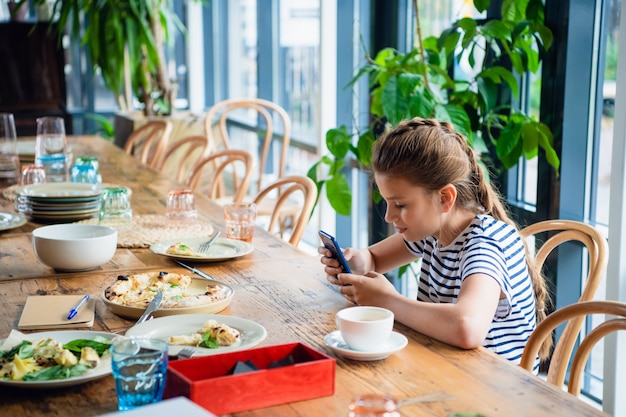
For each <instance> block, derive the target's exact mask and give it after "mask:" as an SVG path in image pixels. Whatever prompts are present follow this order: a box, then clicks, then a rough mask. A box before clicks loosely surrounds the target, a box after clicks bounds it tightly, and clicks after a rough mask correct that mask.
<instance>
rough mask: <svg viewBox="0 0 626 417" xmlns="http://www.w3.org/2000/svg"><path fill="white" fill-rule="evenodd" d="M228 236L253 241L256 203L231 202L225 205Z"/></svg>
mask: <svg viewBox="0 0 626 417" xmlns="http://www.w3.org/2000/svg"><path fill="white" fill-rule="evenodd" d="M224 221H225V223H226V237H227V238H229V239H237V240H243V241H245V242H252V237H253V235H254V223H255V221H256V205H255V204H254V203H231V204H226V205H225V206H224Z"/></svg>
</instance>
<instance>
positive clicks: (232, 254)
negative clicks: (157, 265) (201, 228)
mask: <svg viewBox="0 0 626 417" xmlns="http://www.w3.org/2000/svg"><path fill="white" fill-rule="evenodd" d="M207 240H208V238H206V237H189V238H178V239H169V240H163V241H160V242H157V243H154V244H153V245H152V246H150V250H151V251H152V252H154V253H156V254H158V255H163V256H168V257H170V258H174V259H180V260H187V261H192V262H194V261H195V262H217V261H226V260H229V259H234V258H239V257H241V256H245V255H247V254H249V253H252V251H253V250H254V246H252V244H251V243H248V242H244V241H241V240H234V239H227V238H222V237H220V238H217V239H216V240H215V242H213V244H212V245H211V247H210V248H209V251H208V252H207V253H200V252H199V247H200V245H201V244H202V243H204V242H206V241H207Z"/></svg>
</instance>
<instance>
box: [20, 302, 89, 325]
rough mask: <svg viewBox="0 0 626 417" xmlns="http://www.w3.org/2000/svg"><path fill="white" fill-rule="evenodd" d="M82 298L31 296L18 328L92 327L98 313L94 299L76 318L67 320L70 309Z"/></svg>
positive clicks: (25, 305) (85, 305) (87, 303)
mask: <svg viewBox="0 0 626 417" xmlns="http://www.w3.org/2000/svg"><path fill="white" fill-rule="evenodd" d="M82 298H83V295H31V296H29V297H28V298H27V299H26V304H24V309H23V310H22V316H21V317H20V321H19V323H18V325H17V327H18V329H20V330H35V329H72V328H75V327H92V326H93V322H94V318H95V312H96V300H94V299H93V298H91V299H89V300H88V301H87V302H86V303H85V304H84V305H83V306H82V308H81V309H80V310H79V311H78V314H77V315H76V317H74V318H73V319H71V320H68V319H67V315H68V314H69V312H70V308H72V307H73V306H75V305H76V304H78V302H79V301H80V300H81V299H82Z"/></svg>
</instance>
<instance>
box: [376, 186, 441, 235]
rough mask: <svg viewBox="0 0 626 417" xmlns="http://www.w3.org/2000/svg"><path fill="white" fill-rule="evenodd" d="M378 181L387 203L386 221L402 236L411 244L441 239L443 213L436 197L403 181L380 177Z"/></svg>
mask: <svg viewBox="0 0 626 417" xmlns="http://www.w3.org/2000/svg"><path fill="white" fill-rule="evenodd" d="M374 179H375V181H376V184H377V185H378V189H379V191H380V194H381V195H382V197H383V198H384V199H385V201H386V202H387V212H386V213H385V221H386V222H387V223H393V225H394V227H395V228H396V229H397V231H398V233H401V234H403V235H404V238H405V239H406V240H408V241H410V242H415V241H417V240H421V239H424V238H425V237H427V236H435V237H437V236H438V234H439V228H440V224H441V214H442V210H441V207H440V205H439V204H437V202H436V201H437V199H436V194H435V195H433V194H432V193H429V192H428V191H427V190H426V189H425V188H423V187H419V186H416V185H413V184H411V183H409V182H408V181H407V180H405V179H404V178H401V177H396V176H393V177H390V176H387V175H379V174H376V175H374Z"/></svg>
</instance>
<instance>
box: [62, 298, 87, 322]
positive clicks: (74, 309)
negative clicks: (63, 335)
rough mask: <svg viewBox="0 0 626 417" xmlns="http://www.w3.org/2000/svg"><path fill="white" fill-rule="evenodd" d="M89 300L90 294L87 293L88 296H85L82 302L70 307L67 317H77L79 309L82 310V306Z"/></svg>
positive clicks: (69, 318)
mask: <svg viewBox="0 0 626 417" xmlns="http://www.w3.org/2000/svg"><path fill="white" fill-rule="evenodd" d="M87 300H89V294H87V295H86V296H84V297H83V298H82V299H81V300H80V302H79V303H78V304H76V305H75V306H74V307H72V308H70V314H68V316H67V319H68V320H72V319H73V318H74V317H76V315H77V314H78V310H80V308H81V307H82V306H83V305H85V303H86V302H87Z"/></svg>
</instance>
